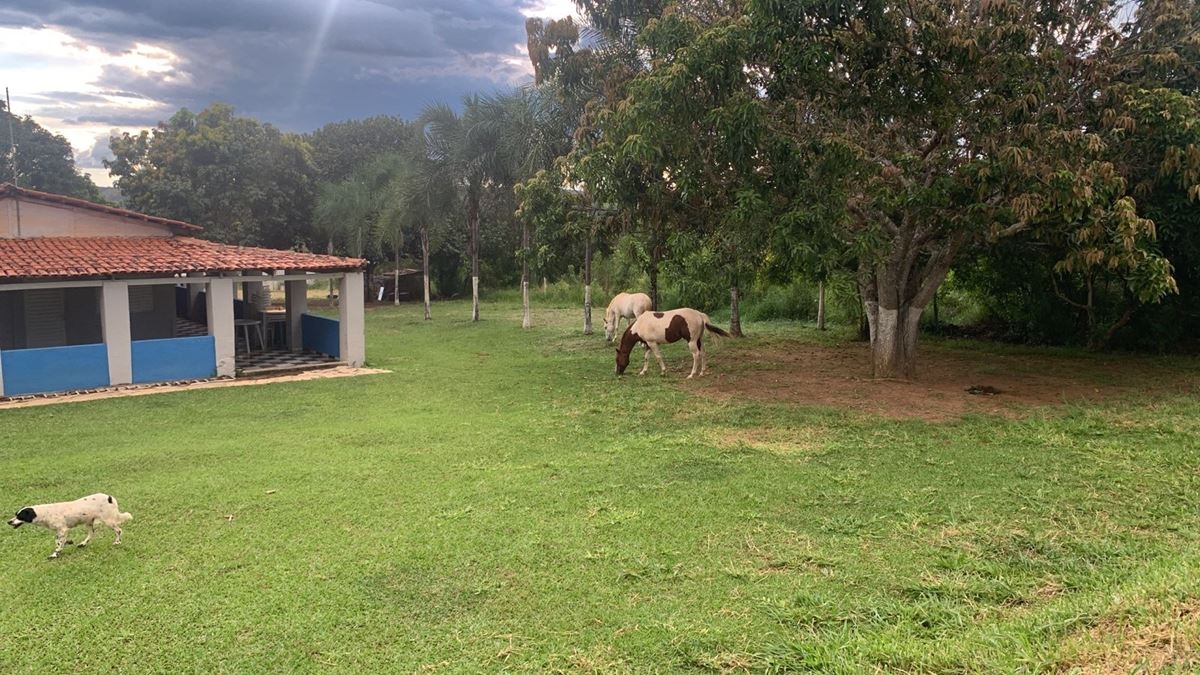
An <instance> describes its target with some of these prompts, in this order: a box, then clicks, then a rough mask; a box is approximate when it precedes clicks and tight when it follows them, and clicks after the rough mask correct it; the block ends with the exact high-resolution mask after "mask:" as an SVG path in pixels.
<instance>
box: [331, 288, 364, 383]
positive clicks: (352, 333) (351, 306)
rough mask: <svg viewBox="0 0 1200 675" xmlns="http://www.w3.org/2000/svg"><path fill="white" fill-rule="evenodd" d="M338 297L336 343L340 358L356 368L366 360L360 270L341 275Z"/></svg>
mask: <svg viewBox="0 0 1200 675" xmlns="http://www.w3.org/2000/svg"><path fill="white" fill-rule="evenodd" d="M338 298H339V300H338V345H339V349H340V351H341V356H342V360H343V361H345V362H346V363H347V364H348V365H350V366H352V367H354V368H358V367H359V366H361V365H362V364H363V362H364V361H366V360H367V345H366V342H365V336H366V329H365V326H364V323H365V317H364V311H363V273H362V272H347V273H346V274H345V275H343V276H342V279H341V281H340V282H339V283H338Z"/></svg>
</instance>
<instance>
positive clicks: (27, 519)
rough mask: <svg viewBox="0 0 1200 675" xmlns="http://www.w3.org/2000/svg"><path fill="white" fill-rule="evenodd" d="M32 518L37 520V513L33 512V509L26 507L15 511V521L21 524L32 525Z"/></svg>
mask: <svg viewBox="0 0 1200 675" xmlns="http://www.w3.org/2000/svg"><path fill="white" fill-rule="evenodd" d="M34 518H37V511H34V510H33V509H31V508H29V507H28V506H26V507H25V508H23V509H21V510H20V511H17V520H19V521H21V522H24V523H32V522H33V519H34Z"/></svg>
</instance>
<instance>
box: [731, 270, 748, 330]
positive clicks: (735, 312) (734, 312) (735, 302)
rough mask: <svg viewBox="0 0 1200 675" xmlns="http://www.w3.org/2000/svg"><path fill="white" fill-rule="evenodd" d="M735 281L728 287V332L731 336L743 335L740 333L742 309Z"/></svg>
mask: <svg viewBox="0 0 1200 675" xmlns="http://www.w3.org/2000/svg"><path fill="white" fill-rule="evenodd" d="M740 300H741V298H740V296H739V294H738V287H737V283H736V282H735V283H734V284H733V285H732V286H730V287H729V334H730V335H732V336H733V337H745V335H743V334H742V310H741V307H740Z"/></svg>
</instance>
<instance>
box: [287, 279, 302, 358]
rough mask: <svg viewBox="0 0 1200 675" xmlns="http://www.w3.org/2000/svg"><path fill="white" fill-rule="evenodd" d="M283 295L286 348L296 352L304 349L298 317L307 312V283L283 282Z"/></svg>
mask: <svg viewBox="0 0 1200 675" xmlns="http://www.w3.org/2000/svg"><path fill="white" fill-rule="evenodd" d="M283 294H284V298H285V300H284V303H285V304H286V306H287V334H288V338H287V339H288V346H289V347H290V348H291V350H292V351H294V352H298V351H301V350H303V349H304V331H303V330H301V328H300V326H301V321H300V316H301V315H302V314H304V313H305V312H307V311H308V282H307V281H305V280H303V279H297V280H295V281H288V282H285V284H284V287H283Z"/></svg>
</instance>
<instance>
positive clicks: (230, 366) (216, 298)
mask: <svg viewBox="0 0 1200 675" xmlns="http://www.w3.org/2000/svg"><path fill="white" fill-rule="evenodd" d="M204 295H205V298H206V309H207V312H208V334H209V335H211V336H213V347H214V348H215V350H216V359H217V377H232V376H233V375H234V374H235V373H236V372H237V362H236V361H235V360H234V349H235V347H234V340H236V339H237V336H235V335H234V332H233V279H217V278H214V279H212V280H211V281H209V282H208V292H207V293H205V294H204Z"/></svg>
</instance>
